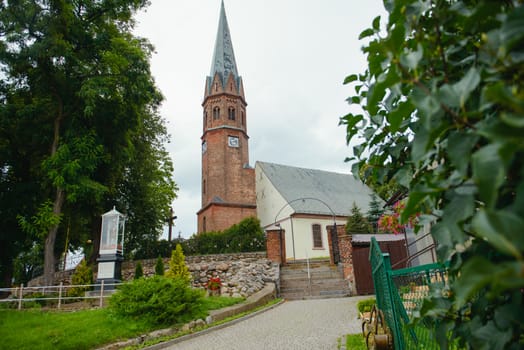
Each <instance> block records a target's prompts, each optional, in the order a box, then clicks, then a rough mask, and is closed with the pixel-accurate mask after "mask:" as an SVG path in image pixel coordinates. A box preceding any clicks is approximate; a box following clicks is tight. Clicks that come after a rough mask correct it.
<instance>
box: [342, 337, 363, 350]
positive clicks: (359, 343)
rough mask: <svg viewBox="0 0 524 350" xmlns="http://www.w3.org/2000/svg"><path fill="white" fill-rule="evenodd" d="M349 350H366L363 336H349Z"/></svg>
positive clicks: (347, 339) (347, 341)
mask: <svg viewBox="0 0 524 350" xmlns="http://www.w3.org/2000/svg"><path fill="white" fill-rule="evenodd" d="M346 349H347V350H366V341H365V339H364V337H363V336H362V334H348V335H347V336H346Z"/></svg>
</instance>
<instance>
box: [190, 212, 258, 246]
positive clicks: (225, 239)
mask: <svg viewBox="0 0 524 350" xmlns="http://www.w3.org/2000/svg"><path fill="white" fill-rule="evenodd" d="M183 246H184V251H185V252H186V254H188V255H199V254H227V253H246V252H260V251H265V250H266V239H265V235H264V230H262V228H261V227H260V220H258V219H257V218H254V217H249V218H245V219H244V220H242V221H241V222H239V223H238V224H235V225H233V226H231V227H230V228H228V229H226V230H224V231H218V232H202V233H198V234H194V235H193V236H191V237H190V238H189V239H187V240H186V241H185V242H183Z"/></svg>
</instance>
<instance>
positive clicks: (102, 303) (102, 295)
mask: <svg viewBox="0 0 524 350" xmlns="http://www.w3.org/2000/svg"><path fill="white" fill-rule="evenodd" d="M99 306H100V307H103V306H104V280H102V285H101V286H100V305H99Z"/></svg>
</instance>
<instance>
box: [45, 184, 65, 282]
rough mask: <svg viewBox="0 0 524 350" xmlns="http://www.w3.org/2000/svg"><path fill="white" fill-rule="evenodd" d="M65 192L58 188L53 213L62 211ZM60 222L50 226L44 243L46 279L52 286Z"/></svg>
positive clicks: (56, 213)
mask: <svg viewBox="0 0 524 350" xmlns="http://www.w3.org/2000/svg"><path fill="white" fill-rule="evenodd" d="M64 198H65V192H64V190H63V189H61V188H57V189H56V198H55V201H54V203H53V214H54V215H60V214H61V213H62V205H63V204H64ZM58 226H59V224H56V225H54V226H52V227H51V228H49V232H48V234H47V237H46V239H45V245H44V280H45V284H46V286H52V285H53V283H54V277H55V276H54V275H55V260H56V259H55V241H56V234H57V232H58Z"/></svg>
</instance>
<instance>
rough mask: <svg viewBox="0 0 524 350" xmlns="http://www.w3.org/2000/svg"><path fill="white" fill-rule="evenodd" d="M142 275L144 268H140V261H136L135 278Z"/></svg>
mask: <svg viewBox="0 0 524 350" xmlns="http://www.w3.org/2000/svg"><path fill="white" fill-rule="evenodd" d="M143 276H144V269H143V268H142V263H140V261H138V262H137V263H136V266H135V279H136V280H137V279H139V278H140V277H143Z"/></svg>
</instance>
